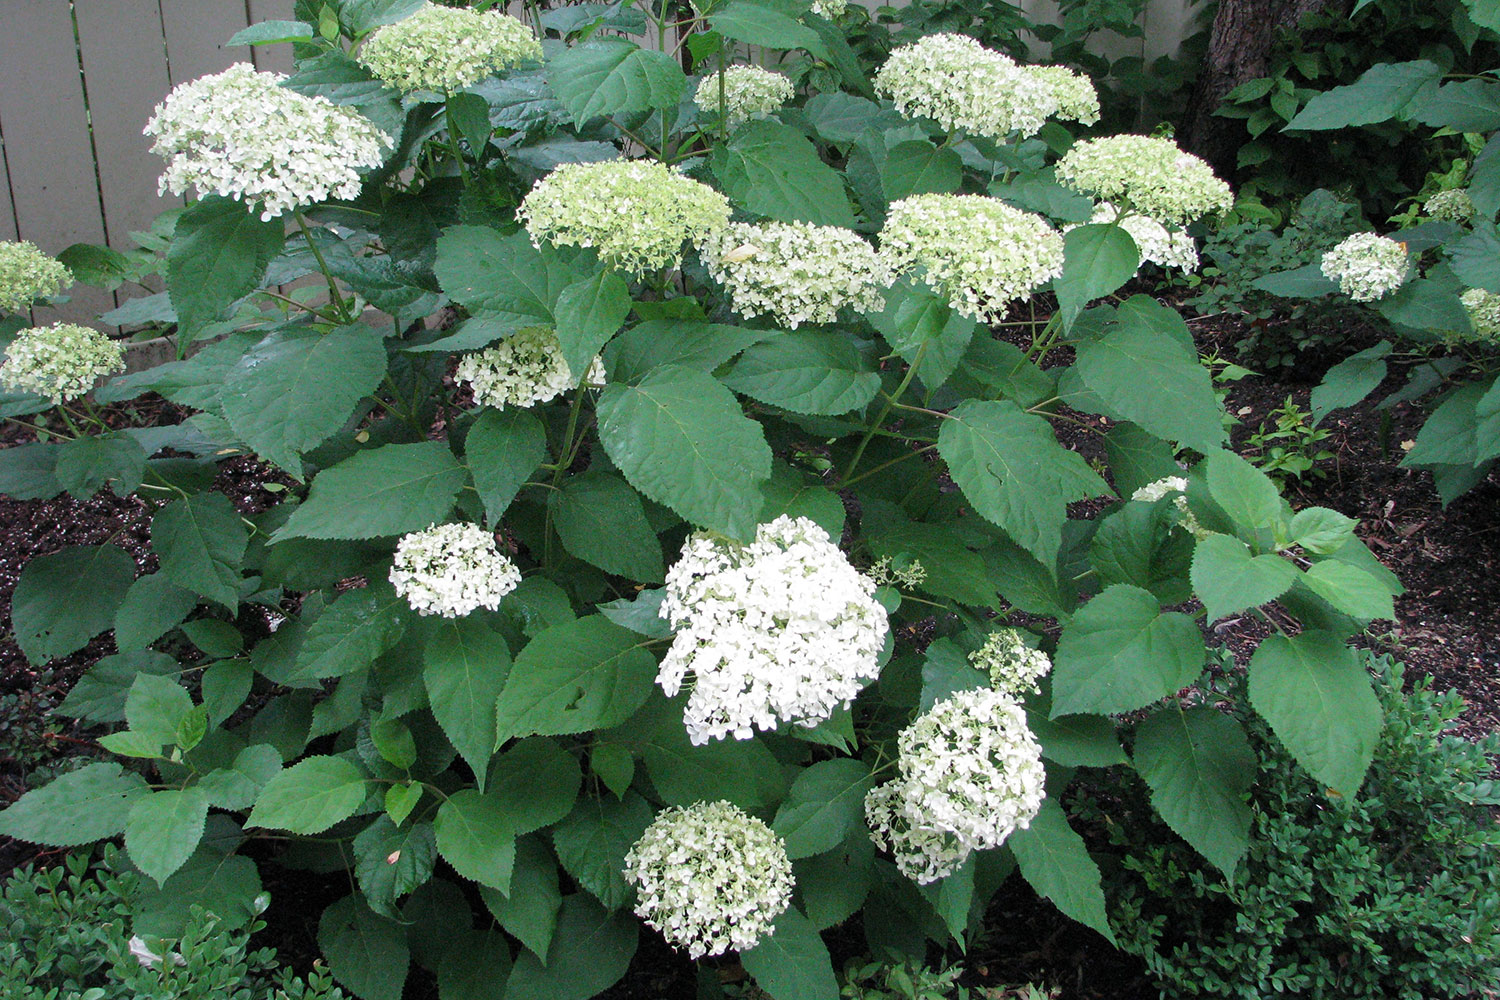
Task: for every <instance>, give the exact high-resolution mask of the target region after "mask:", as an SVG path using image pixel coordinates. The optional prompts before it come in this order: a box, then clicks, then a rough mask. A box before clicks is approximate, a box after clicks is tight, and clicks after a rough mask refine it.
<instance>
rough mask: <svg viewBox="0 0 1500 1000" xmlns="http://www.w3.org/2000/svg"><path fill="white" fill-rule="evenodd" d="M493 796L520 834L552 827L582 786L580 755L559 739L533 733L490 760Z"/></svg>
mask: <svg viewBox="0 0 1500 1000" xmlns="http://www.w3.org/2000/svg"><path fill="white" fill-rule="evenodd" d="M488 784H489V791H488V795H489V797H490V798H492V799H494V800H495V801H497V802H499V803H500V805H501V807H502V808H503V809H504V812H505V819H506V822H507V823H509V824H510V827H511V829H512V830H514V831H515V832H516V835H517V836H520V835H522V834H526V833H531V832H532V831H533V830H540V829H542V828H543V827H547V826H551V825H552V824H553V823H556V822H557V821H558V820H560V819H562V818H563V817H564V816H566V815H568V813H569V812H570V811H571V810H572V809H573V804H574V803H575V802H576V801H577V800H578V790H579V789H580V788H581V787H583V769H582V767H580V766H579V763H578V758H577V757H575V756H573V754H571V753H569V752H568V751H567V750H566V749H564V748H563V747H562V746H561V745H560V744H559V743H558V742H557V741H556V740H551V739H547V738H546V737H544V736H533V737H529V738H527V739H524V740H520V741H518V742H516V743H514V744H512V745H511V746H510V747H509V748H507V749H506V751H505V752H504V753H502V754H501V755H500V756H498V757H496V758H495V759H494V760H493V761H491V762H490V769H489V777H488Z"/></svg>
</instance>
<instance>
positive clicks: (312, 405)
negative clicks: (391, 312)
mask: <svg viewBox="0 0 1500 1000" xmlns="http://www.w3.org/2000/svg"><path fill="white" fill-rule="evenodd" d="M385 370H386V361H385V347H384V345H383V344H382V343H381V339H380V335H379V334H377V333H376V332H375V331H374V330H373V329H371V328H370V327H369V326H367V325H365V324H363V323H359V324H355V325H353V326H344V327H339V328H338V329H335V330H332V331H330V332H328V333H320V332H318V331H315V330H308V329H293V330H279V331H277V332H275V333H272V334H271V335H270V336H268V337H266V339H265V340H262V341H261V342H260V343H259V344H257V345H256V346H255V347H253V348H251V349H250V350H249V351H248V352H246V354H245V356H244V357H243V358H241V359H240V361H239V363H238V364H236V365H235V366H234V367H233V368H232V369H230V371H229V374H228V375H226V376H225V377H224V387H223V388H222V389H221V390H220V391H219V402H220V405H221V406H222V407H223V409H224V416H225V418H226V419H227V420H228V421H229V426H230V427H231V428H233V429H234V432H235V434H237V435H239V437H240V439H241V440H242V441H244V442H245V443H246V444H247V445H249V446H250V447H251V448H252V449H254V450H255V452H256V453H257V454H259V455H261V456H262V457H263V458H266V459H268V460H270V461H272V462H275V463H276V464H277V465H279V466H281V467H282V468H283V469H286V470H287V471H289V472H291V473H292V474H293V475H300V474H301V471H302V462H301V456H302V454H303V453H304V452H307V451H310V450H312V449H313V448H315V447H317V446H318V445H320V444H322V443H323V442H324V441H326V440H328V438H330V437H331V436H333V434H334V433H335V432H336V431H338V430H339V429H340V428H342V427H343V426H344V424H346V423H347V422H348V421H349V416H350V414H351V413H353V412H354V407H355V406H356V405H357V404H358V403H359V401H360V400H361V399H363V398H364V397H365V396H366V395H368V394H369V393H371V392H373V391H374V389H375V388H376V386H378V385H380V382H381V379H383V378H384V377H385Z"/></svg>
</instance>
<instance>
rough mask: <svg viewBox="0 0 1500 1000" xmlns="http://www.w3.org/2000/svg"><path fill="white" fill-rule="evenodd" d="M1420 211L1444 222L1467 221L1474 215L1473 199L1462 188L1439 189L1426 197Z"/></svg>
mask: <svg viewBox="0 0 1500 1000" xmlns="http://www.w3.org/2000/svg"><path fill="white" fill-rule="evenodd" d="M1422 211H1424V212H1426V213H1427V214H1428V215H1430V216H1432V217H1433V218H1434V219H1442V220H1443V221H1445V222H1468V221H1469V220H1470V219H1472V218H1473V217H1474V199H1472V198H1470V197H1469V192H1468V191H1467V190H1466V189H1464V188H1453V189H1451V190H1448V191H1439V192H1438V193H1437V194H1435V195H1433V196H1432V197H1431V198H1428V199H1427V201H1426V203H1425V204H1423V205H1422Z"/></svg>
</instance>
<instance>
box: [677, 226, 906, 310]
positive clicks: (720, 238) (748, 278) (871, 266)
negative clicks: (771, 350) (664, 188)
mask: <svg viewBox="0 0 1500 1000" xmlns="http://www.w3.org/2000/svg"><path fill="white" fill-rule="evenodd" d="M701 250H702V254H703V264H704V266H705V267H707V268H708V273H709V274H710V275H711V276H712V277H713V279H714V280H715V281H717V282H718V283H719V284H721V285H723V286H724V287H725V288H726V289H728V290H729V295H730V297H731V298H732V299H733V302H734V310H735V312H737V313H739V314H740V315H741V316H744V317H746V318H747V319H751V318H754V317H756V316H760V315H766V314H769V315H771V316H774V317H775V318H776V322H778V323H780V324H781V325H782V326H785V327H790V328H791V329H793V330H795V329H797V327H798V326H800V325H801V324H803V323H832V322H833V321H834V320H836V319H837V318H838V312H839V310H840V309H842V308H844V307H845V306H848V307H850V308H852V309H854V310H855V311H856V312H862V313H869V312H878V311H880V310H881V309H883V308H885V296H884V295H882V294H881V293H882V291H883V290H884V289H885V287H886V286H887V285H889V284H890V283H891V277H890V272H889V271H888V270H887V268H886V265H885V262H884V261H883V260H882V259H881V257H880V256H879V255H878V254H876V253H875V248H874V247H872V246H870V244H868V243H866V242H865V241H864V240H862V239H860V237H859V235H858V234H857V233H854V232H851V231H849V230H847V229H840V228H838V227H837V226H815V225H813V224H812V223H808V222H762V223H755V224H750V223H742V222H734V223H730V224H729V226H728V227H726V228H725V229H722V230H719V231H718V232H716V233H714V234H712V235H711V236H709V237H708V239H706V240H705V241H704V243H703V246H702V248H701Z"/></svg>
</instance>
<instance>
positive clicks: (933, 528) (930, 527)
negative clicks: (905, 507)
mask: <svg viewBox="0 0 1500 1000" xmlns="http://www.w3.org/2000/svg"><path fill="white" fill-rule="evenodd" d="M869 544H870V550H871V551H872V552H873V553H874V555H875V557H876V558H877V559H886V558H889V559H892V560H896V559H900V558H903V557H904V558H907V559H912V560H915V561H916V562H919V563H921V564H922V568H923V569H925V570H927V577H926V579H924V580H923V581H922V582H921V583H919V584H918V585H917V588H916V589H918V590H920V591H923V592H925V593H928V594H932V595H934V596H936V597H947V598H950V599H952V600H955V601H958V602H959V603H960V604H971V605H974V606H975V607H989V606H991V605H993V604H994V603H995V593H996V590H997V587H996V583H995V581H994V580H992V579H990V576H989V573H988V572H987V570H986V569H985V563H984V559H982V558H981V557H980V556H979V554H978V553H975V552H971V551H970V550H969V549H967V548H965V547H964V544H963V542H962V541H961V540H960V539H959V538H957V537H956V536H955V535H954V533H953V532H952V531H949V530H948V529H947V528H944V527H942V526H941V525H936V524H920V523H916V522H912V523H908V524H902V525H897V526H895V527H891V528H886V529H883V530H881V531H879V532H878V533H876V534H872V535H871V536H870V539H869Z"/></svg>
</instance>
